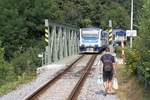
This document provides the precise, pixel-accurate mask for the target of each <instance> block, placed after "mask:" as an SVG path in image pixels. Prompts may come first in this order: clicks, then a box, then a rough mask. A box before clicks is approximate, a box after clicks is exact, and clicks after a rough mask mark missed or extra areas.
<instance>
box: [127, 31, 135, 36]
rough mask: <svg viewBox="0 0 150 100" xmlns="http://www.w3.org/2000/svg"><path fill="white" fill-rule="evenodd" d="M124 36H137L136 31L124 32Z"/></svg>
mask: <svg viewBox="0 0 150 100" xmlns="http://www.w3.org/2000/svg"><path fill="white" fill-rule="evenodd" d="M126 36H127V37H136V36H137V30H126Z"/></svg>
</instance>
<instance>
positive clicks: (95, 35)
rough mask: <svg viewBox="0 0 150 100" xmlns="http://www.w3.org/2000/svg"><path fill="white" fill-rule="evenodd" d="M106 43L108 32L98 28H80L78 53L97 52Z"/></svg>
mask: <svg viewBox="0 0 150 100" xmlns="http://www.w3.org/2000/svg"><path fill="white" fill-rule="evenodd" d="M107 45H108V33H107V32H105V31H103V30H102V29H100V28H81V29H80V44H79V50H80V53H99V52H100V51H102V50H103V49H104V48H105V47H106V46H107Z"/></svg>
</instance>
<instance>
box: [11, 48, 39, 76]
mask: <svg viewBox="0 0 150 100" xmlns="http://www.w3.org/2000/svg"><path fill="white" fill-rule="evenodd" d="M39 52H40V51H39V50H38V49H36V48H30V49H29V50H28V51H26V52H24V53H22V54H21V55H19V56H17V57H16V58H15V59H13V60H12V62H11V63H12V66H13V67H14V68H15V73H16V74H17V75H21V74H22V73H23V72H27V73H30V72H32V71H35V69H36V68H37V67H39V66H40V63H41V61H40V58H38V57H37V55H38V54H39Z"/></svg>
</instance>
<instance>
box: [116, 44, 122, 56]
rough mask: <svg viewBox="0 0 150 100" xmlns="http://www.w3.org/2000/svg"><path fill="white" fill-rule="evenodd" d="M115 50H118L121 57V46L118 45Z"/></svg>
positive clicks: (117, 52)
mask: <svg viewBox="0 0 150 100" xmlns="http://www.w3.org/2000/svg"><path fill="white" fill-rule="evenodd" d="M115 52H116V54H117V57H119V58H120V57H121V54H122V53H121V47H120V46H116V47H115Z"/></svg>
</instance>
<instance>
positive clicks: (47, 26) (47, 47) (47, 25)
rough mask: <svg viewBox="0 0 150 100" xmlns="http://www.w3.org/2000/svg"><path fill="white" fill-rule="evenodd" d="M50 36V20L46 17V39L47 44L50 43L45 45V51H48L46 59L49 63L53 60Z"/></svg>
mask: <svg viewBox="0 0 150 100" xmlns="http://www.w3.org/2000/svg"><path fill="white" fill-rule="evenodd" d="M49 37H50V33H49V22H48V19H45V41H46V42H47V45H48V46H46V47H45V51H46V55H45V61H46V63H47V64H50V62H51V61H50V60H51V58H50V39H49ZM46 56H48V57H46ZM47 60H48V62H47Z"/></svg>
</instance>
